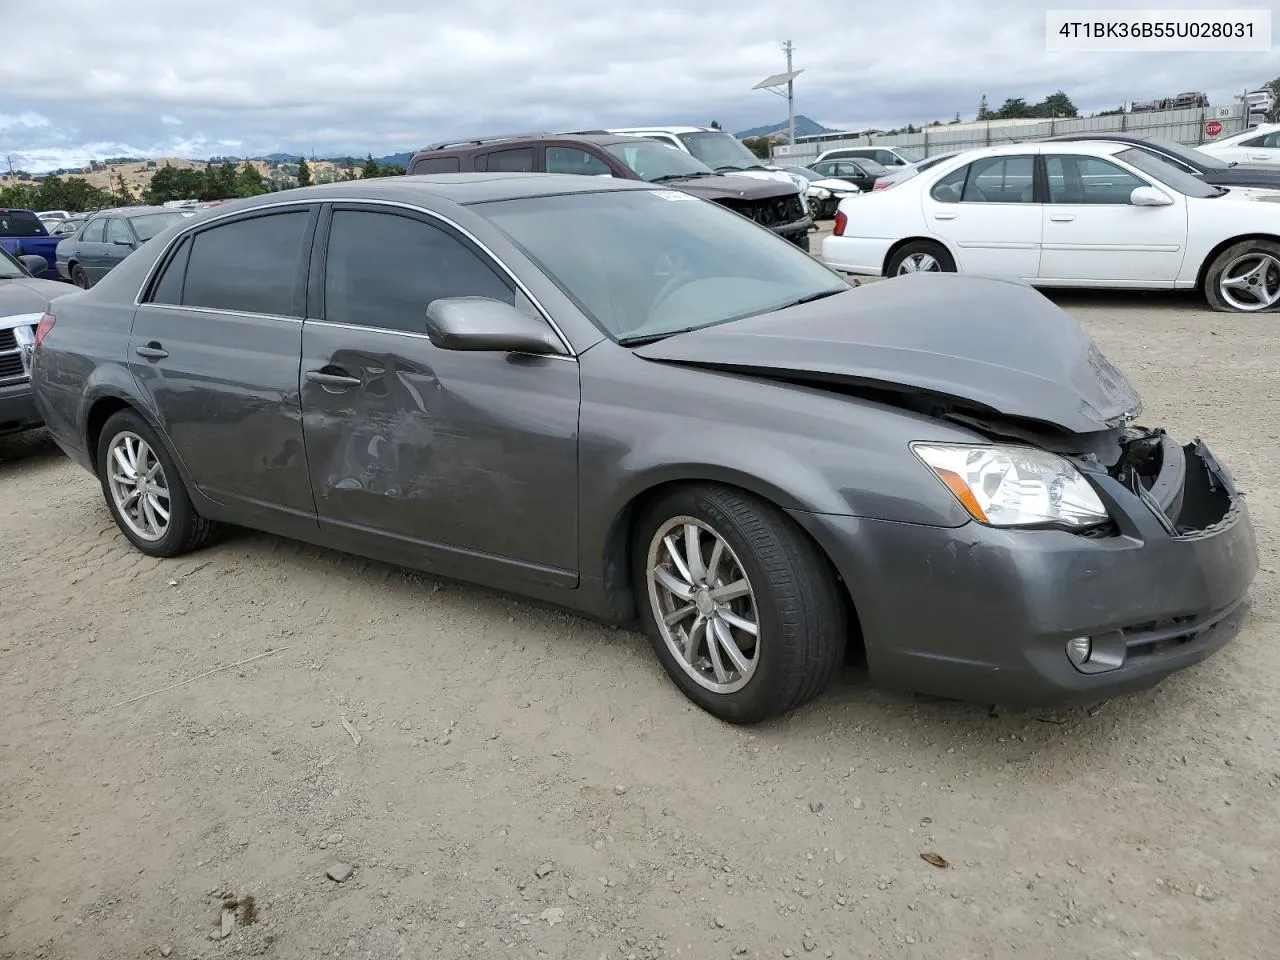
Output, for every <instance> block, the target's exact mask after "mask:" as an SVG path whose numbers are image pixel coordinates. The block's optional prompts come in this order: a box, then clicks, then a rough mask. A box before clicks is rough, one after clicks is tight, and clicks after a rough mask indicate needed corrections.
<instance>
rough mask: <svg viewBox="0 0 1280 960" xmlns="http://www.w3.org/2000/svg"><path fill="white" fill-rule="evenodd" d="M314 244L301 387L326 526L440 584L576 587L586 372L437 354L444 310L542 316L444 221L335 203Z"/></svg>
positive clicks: (562, 361) (524, 359) (563, 362)
mask: <svg viewBox="0 0 1280 960" xmlns="http://www.w3.org/2000/svg"><path fill="white" fill-rule="evenodd" d="M316 245H317V246H316V262H317V264H318V265H319V266H320V269H319V270H313V271H312V284H311V289H310V290H309V292H308V319H307V320H306V321H305V323H304V324H303V332H302V366H301V371H300V375H301V396H302V420H303V433H304V435H305V442H306V450H307V462H308V465H309V469H310V473H311V486H312V492H313V495H314V497H315V505H316V511H317V514H318V516H319V519H320V523H321V526H322V528H323V529H324V530H325V531H326V533H327V534H328V535H329V537H330V538H331V539H333V540H335V541H336V542H338V543H340V544H344V545H347V546H350V547H352V548H355V549H356V550H358V551H361V552H366V553H367V552H369V549H370V547H372V548H374V551H373V552H375V553H377V554H379V555H383V556H386V557H387V558H388V559H393V560H399V561H402V562H408V563H411V564H413V565H415V566H420V567H424V568H426V569H439V570H440V572H442V573H449V572H450V571H454V572H456V573H457V574H458V575H459V576H464V575H466V574H471V575H475V576H480V577H486V576H495V575H496V576H503V577H506V576H510V577H516V578H519V579H527V580H532V581H535V582H539V583H546V584H552V585H559V586H573V585H575V584H576V582H577V572H576V571H577V569H578V558H577V487H578V480H577V469H578V408H579V379H578V363H577V361H576V360H575V359H574V358H572V357H568V356H565V357H535V356H528V355H523V354H512V353H502V352H495V353H488V352H461V351H450V350H442V349H440V348H438V347H436V346H435V345H434V344H432V343H431V341H430V340H429V339H428V337H427V335H426V319H425V318H426V309H427V305H428V304H429V303H431V301H432V300H435V299H437V298H442V297H462V296H482V297H494V298H498V299H503V300H506V301H507V302H509V303H515V304H516V305H517V306H521V307H524V308H527V309H530V310H532V309H533V308H532V305H530V304H527V302H524V303H522V302H521V298H522V296H523V295H522V294H520V293H519V292H518V291H517V289H516V288H515V286H514V284H512V283H511V281H510V279H509V277H507V276H506V275H505V273H503V272H502V271H501V270H500V268H498V267H497V266H496V265H495V264H494V263H493V261H492V260H491V259H490V258H489V256H488V255H487V254H486V253H485V252H484V251H482V250H480V249H479V248H477V247H476V246H474V245H473V244H472V243H471V242H470V241H469V240H468V239H467V238H466V237H465V236H463V235H462V234H461V233H459V232H458V231H456V230H455V229H453V228H452V227H451V226H450V225H449V224H447V223H444V222H442V221H440V220H436V219H434V218H432V217H430V216H428V215H426V214H421V213H418V212H415V211H409V210H405V209H401V208H396V207H388V206H366V205H360V204H350V205H342V204H334V205H332V206H331V207H329V208H328V209H326V211H325V212H324V214H323V215H322V219H321V223H320V228H319V230H317V239H316Z"/></svg>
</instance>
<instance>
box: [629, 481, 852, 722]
mask: <svg viewBox="0 0 1280 960" xmlns="http://www.w3.org/2000/svg"><path fill="white" fill-rule="evenodd" d="M677 518H693V519H695V520H697V521H699V522H700V523H702V524H705V525H706V528H707V529H709V530H710V531H712V532H713V533H714V534H715V535H716V536H718V537H719V538H720V539H722V540H723V541H724V543H725V545H726V546H727V547H728V548H729V551H732V554H731V555H730V554H727V552H726V555H728V556H729V557H730V561H731V562H733V563H734V564H735V565H736V566H738V567H740V568H741V571H742V573H744V574H745V576H746V579H747V581H748V583H749V584H750V587H751V590H752V591H753V594H754V596H753V607H754V614H755V622H756V624H757V628H758V639H757V640H756V641H755V651H756V652H753V653H752V654H751V656H752V658H753V659H755V661H756V662H755V666H754V668H753V671H754V672H752V673H751V675H750V677H749V678H748V679H747V680H746V683H745V685H744V686H742V687H741V688H740V689H737V690H735V691H733V692H717V691H714V690H711V689H708V688H707V687H706V686H704V685H702V684H701V683H699V681H698V680H696V679H695V678H694V676H693V675H692V673H691V670H690V668H687V667H686V666H685V665H684V660H683V658H682V657H680V656H678V655H677V654H676V653H675V652H673V650H672V649H671V646H669V644H668V641H667V640H666V639H665V638H664V637H663V634H662V630H661V628H660V627H659V625H658V618H659V615H660V614H659V611H658V610H655V603H654V600H653V597H652V595H651V593H650V584H649V556H650V547H651V545H652V544H653V542H654V541H655V538H656V537H657V535H658V534H659V533H660V531H662V529H663V528H664V526H666V525H667V524H668V523H671V522H672V521H674V520H676V519H677ZM682 542H683V541H682ZM709 543H711V544H714V541H709ZM723 562H724V561H722V563H723ZM632 569H633V572H634V585H635V590H636V600H637V605H638V607H639V609H640V617H641V622H642V623H643V625H644V628H645V631H646V632H647V633H648V634H649V637H650V639H651V641H652V643H653V648H654V651H655V652H656V653H657V655H658V660H659V661H660V662H661V663H662V666H663V668H664V669H665V670H666V671H667V674H668V675H669V676H670V677H671V679H672V680H673V681H674V682H675V684H676V686H677V687H679V688H680V690H681V691H682V692H683V693H684V694H685V696H687V697H688V698H689V699H690V700H692V701H693V702H694V703H696V704H697V705H698V706H699V707H701V708H702V709H703V710H706V711H707V712H708V713H711V714H713V715H714V716H716V717H719V718H720V719H722V720H726V721H728V722H730V723H741V724H746V723H757V722H759V721H761V720H765V719H767V718H769V717H773V716H777V715H778V714H782V713H786V712H788V711H790V710H793V709H795V708H796V707H799V706H800V705H801V704H804V703H806V702H807V701H809V700H812V699H813V698H814V697H816V696H817V695H818V694H819V693H821V692H822V690H823V689H824V688H825V687H826V686H827V685H828V684H829V683H830V681H831V678H832V677H833V676H834V674H835V672H836V670H837V669H838V667H839V666H840V662H841V660H842V658H843V656H844V651H845V648H846V646H847V642H848V629H847V617H846V612H845V606H844V604H843V603H842V600H841V595H840V587H839V584H838V583H837V581H836V577H835V573H834V571H833V570H832V568H831V565H830V563H829V562H828V561H827V558H826V557H825V556H824V555H823V554H822V552H821V551H820V550H819V549H818V547H817V546H816V545H815V544H814V543H813V542H812V541H811V540H810V539H809V538H808V537H807V536H806V535H805V534H804V532H803V531H802V530H800V528H799V527H797V526H796V524H795V522H794V521H792V520H791V519H790V518H789V517H787V516H786V514H784V513H783V512H782V511H781V510H779V509H778V508H777V507H775V506H773V505H772V504H770V503H768V502H766V501H764V500H762V499H760V498H759V497H756V496H753V495H751V494H748V493H746V492H744V491H741V490H737V489H734V488H730V487H723V486H719V485H712V484H705V485H704V484H699V485H691V486H688V487H682V488H679V489H677V490H674V491H673V492H671V493H668V494H667V495H665V496H662V497H661V498H660V499H658V500H657V501H655V502H654V503H653V504H651V505H650V506H649V507H648V508H647V509H646V510H645V511H644V513H643V514H642V516H641V517H640V518H639V522H638V524H637V526H636V531H635V537H634V540H633V543H632ZM735 576H736V574H735ZM703 659H705V658H703ZM726 662H727V661H726ZM738 676H739V677H741V676H742V675H741V674H738Z"/></svg>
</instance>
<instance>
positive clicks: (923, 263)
mask: <svg viewBox="0 0 1280 960" xmlns="http://www.w3.org/2000/svg"><path fill="white" fill-rule="evenodd" d="M955 270H956V263H955V261H954V260H952V259H951V254H949V253H947V251H946V248H945V247H943V246H942V245H941V244H937V243H934V242H933V241H932V240H913V241H911V243H904V244H903V245H902V246H901V247H899V248H898V249H897V250H895V251H894V252H893V256H891V257H890V258H889V263H888V265H887V266H886V267H885V271H884V274H885V276H886V277H900V276H902V275H903V274H904V273H955Z"/></svg>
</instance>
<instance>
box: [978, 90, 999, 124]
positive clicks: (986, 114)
mask: <svg viewBox="0 0 1280 960" xmlns="http://www.w3.org/2000/svg"><path fill="white" fill-rule="evenodd" d="M994 118H995V114H994V113H992V112H991V108H990V107H989V106H987V95H986V94H985V93H984V94H983V95H982V101H981V102H980V103H979V104H978V119H979V120H992V119H994Z"/></svg>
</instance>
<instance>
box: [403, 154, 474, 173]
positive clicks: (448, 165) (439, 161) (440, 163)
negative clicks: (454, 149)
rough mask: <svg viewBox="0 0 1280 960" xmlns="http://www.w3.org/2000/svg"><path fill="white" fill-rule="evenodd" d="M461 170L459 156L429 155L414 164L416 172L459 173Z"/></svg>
mask: <svg viewBox="0 0 1280 960" xmlns="http://www.w3.org/2000/svg"><path fill="white" fill-rule="evenodd" d="M461 170H462V164H461V163H460V162H459V160H458V158H457V157H427V158H426V159H424V160H419V161H418V162H417V163H415V164H414V165H413V172H414V173H459V172H461Z"/></svg>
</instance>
